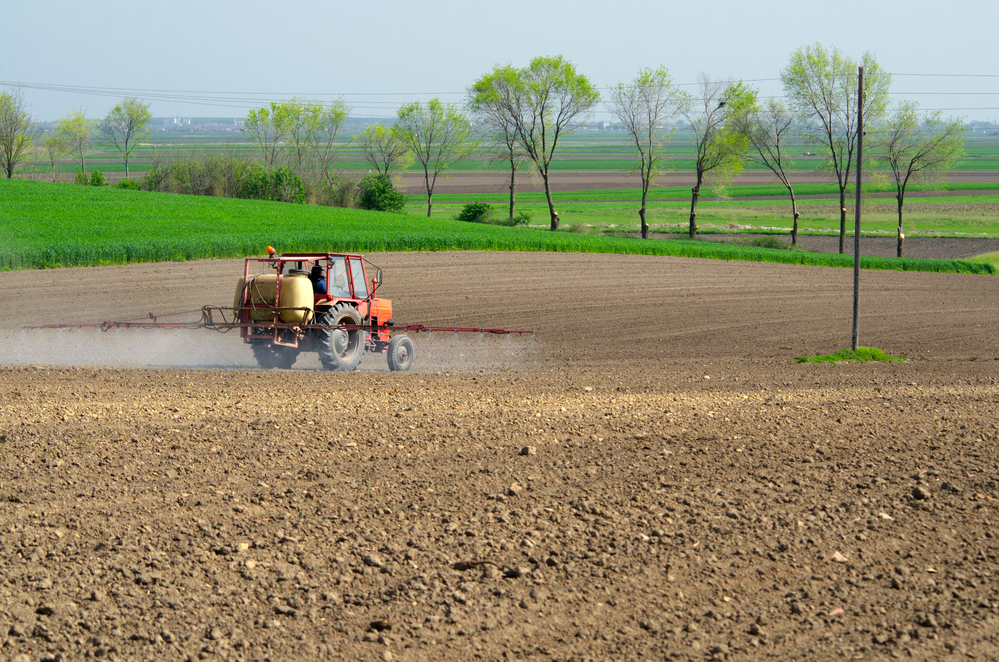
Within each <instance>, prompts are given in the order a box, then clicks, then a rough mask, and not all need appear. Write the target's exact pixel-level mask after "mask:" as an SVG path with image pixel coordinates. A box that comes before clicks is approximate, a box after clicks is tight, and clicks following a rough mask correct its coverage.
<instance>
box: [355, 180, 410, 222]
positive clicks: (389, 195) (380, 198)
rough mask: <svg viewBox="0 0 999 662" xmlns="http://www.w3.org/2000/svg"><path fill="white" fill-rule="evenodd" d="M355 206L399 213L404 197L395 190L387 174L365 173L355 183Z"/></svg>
mask: <svg viewBox="0 0 999 662" xmlns="http://www.w3.org/2000/svg"><path fill="white" fill-rule="evenodd" d="M357 206H358V207H359V208H360V209H371V210H373V211H388V212H394V213H400V212H402V210H403V209H405V208H406V199H405V197H403V195H402V193H399V192H398V191H396V190H395V187H394V186H392V180H391V178H389V176H388V175H383V174H372V175H367V176H365V177H364V179H362V180H361V181H360V183H358V185H357Z"/></svg>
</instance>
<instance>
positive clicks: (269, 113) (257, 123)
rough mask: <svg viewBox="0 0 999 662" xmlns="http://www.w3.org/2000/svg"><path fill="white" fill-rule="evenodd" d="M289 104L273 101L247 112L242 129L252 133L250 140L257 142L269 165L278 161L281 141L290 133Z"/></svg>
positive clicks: (265, 161) (265, 162)
mask: <svg viewBox="0 0 999 662" xmlns="http://www.w3.org/2000/svg"><path fill="white" fill-rule="evenodd" d="M289 110H290V109H289V106H288V105H287V104H284V103H281V102H278V101H272V102H271V104H270V107H269V108H268V107H267V106H264V107H263V108H254V109H252V110H250V112H248V113H247V114H246V121H245V122H244V123H243V128H242V131H243V132H244V133H248V134H250V141H251V142H255V143H256V144H257V147H259V148H260V152H261V154H262V156H263V158H264V164H266V165H267V166H268V167H271V166H273V165H274V164H275V163H276V162H277V157H278V154H279V153H280V145H281V141H282V140H283V139H284V137H285V134H287V133H288V128H289V124H290V118H289V116H288V114H289Z"/></svg>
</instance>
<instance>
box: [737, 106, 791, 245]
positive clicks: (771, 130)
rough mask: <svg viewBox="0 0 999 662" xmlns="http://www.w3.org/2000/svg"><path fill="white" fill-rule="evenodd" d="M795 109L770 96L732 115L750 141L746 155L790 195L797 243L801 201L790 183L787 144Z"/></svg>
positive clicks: (740, 131) (739, 129)
mask: <svg viewBox="0 0 999 662" xmlns="http://www.w3.org/2000/svg"><path fill="white" fill-rule="evenodd" d="M794 119H795V118H794V113H792V112H791V110H790V109H789V108H788V107H787V106H786V105H785V104H784V103H783V102H782V101H779V100H778V99H769V100H768V101H767V103H766V104H764V105H763V106H762V107H761V106H759V105H758V104H757V103H755V101H754V103H752V104H750V105H749V106H748V107H746V108H744V109H742V110H740V111H739V112H736V113H735V114H734V116H733V122H734V128H735V130H736V131H738V132H739V133H740V134H742V135H744V136H745V137H746V139H747V140H748V141H749V146H750V149H749V150H748V152H747V158H748V159H749V160H750V161H753V162H754V163H759V164H761V165H763V166H766V167H767V168H768V169H769V170H770V172H772V173H773V174H774V176H776V177H777V179H778V180H779V181H780V183H781V184H783V185H784V188H786V189H787V194H788V195H789V196H790V197H791V215H792V218H793V225H792V227H791V243H792V244H797V243H798V216H799V215H798V205H797V202H796V201H795V199H794V187H793V186H792V185H791V166H792V165H793V164H794V162H793V161H792V160H791V158H790V156H789V154H788V145H789V144H790V142H791V141H792V139H793V136H794V134H795V129H796V127H795V122H794Z"/></svg>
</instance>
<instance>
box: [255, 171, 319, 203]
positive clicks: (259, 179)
mask: <svg viewBox="0 0 999 662" xmlns="http://www.w3.org/2000/svg"><path fill="white" fill-rule="evenodd" d="M242 193H243V197H245V198H250V199H251V200H272V201H274V202H293V203H299V204H301V203H304V202H305V183H304V182H303V181H302V178H301V177H299V176H298V175H296V174H295V173H294V171H292V170H291V169H290V168H286V167H283V166H282V167H279V168H274V169H273V170H270V171H267V170H261V171H260V172H256V173H251V174H249V175H248V176H247V178H246V180H245V181H244V182H243V191H242Z"/></svg>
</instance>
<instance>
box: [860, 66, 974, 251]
mask: <svg viewBox="0 0 999 662" xmlns="http://www.w3.org/2000/svg"><path fill="white" fill-rule="evenodd" d="M864 77H865V78H866V77H867V70H866V69H865V70H864ZM963 145H964V122H963V121H962V120H960V119H954V118H951V119H948V120H944V119H943V117H942V115H941V113H940V111H936V112H934V113H930V114H928V115H927V116H926V119H925V120H924V121H922V122H920V121H919V104H918V103H916V102H915V101H903V102H901V103H900V104H899V105H898V106H896V108H895V111H894V112H893V113H892V114H891V115H890V116H889V117H888V119H887V120H886V122H885V123H884V125H883V126H882V127H880V128H879V129H877V131H876V132H875V136H874V152H875V154H877V157H876V158H878V159H879V160H881V161H884V162H885V163H887V164H888V166H889V167H890V168H891V172H892V177H893V179H894V180H895V191H896V193H895V199H896V201H897V203H898V256H899V257H902V253H903V243H904V242H905V234H904V233H903V232H902V205H903V204H904V202H905V187H906V186H907V185H908V184H909V182H911V181H914V180H916V179H920V178H925V177H926V176H927V175H930V174H933V175H936V176H942V175H943V174H944V173H945V172H946V171H947V170H950V169H951V168H952V167H953V166H954V164H955V163H956V162H957V161H958V159H960V158H961V156H962V152H963V149H962V148H963Z"/></svg>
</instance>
